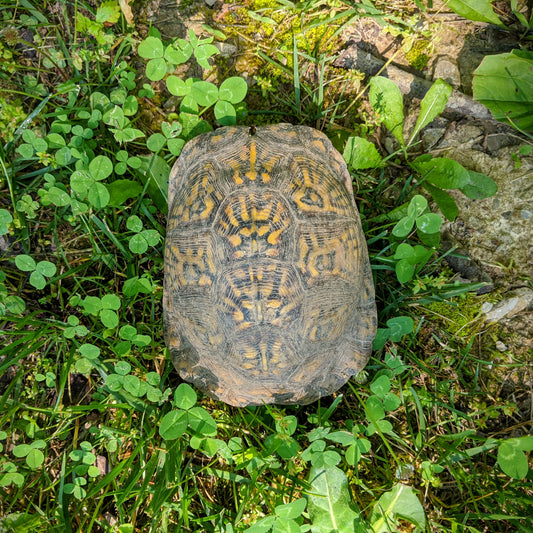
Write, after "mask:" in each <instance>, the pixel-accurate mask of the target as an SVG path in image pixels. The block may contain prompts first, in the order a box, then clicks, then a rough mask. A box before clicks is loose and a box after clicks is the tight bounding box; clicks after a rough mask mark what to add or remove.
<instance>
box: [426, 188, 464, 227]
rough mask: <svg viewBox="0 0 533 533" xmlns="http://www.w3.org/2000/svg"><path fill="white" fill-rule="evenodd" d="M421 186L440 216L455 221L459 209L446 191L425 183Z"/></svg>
mask: <svg viewBox="0 0 533 533" xmlns="http://www.w3.org/2000/svg"><path fill="white" fill-rule="evenodd" d="M422 186H423V187H424V189H426V190H427V191H428V192H429V193H430V194H431V196H432V198H433V200H435V203H436V204H437V205H438V206H439V209H440V210H441V212H442V214H443V215H444V216H445V217H446V218H447V219H448V220H450V221H453V220H455V217H456V216H457V215H458V214H459V208H458V207H457V204H456V203H455V200H454V199H453V198H452V197H451V196H450V195H449V194H448V193H447V192H446V191H443V190H442V189H439V188H438V187H435V186H433V185H431V183H428V182H427V181H426V182H424V183H423V184H422Z"/></svg>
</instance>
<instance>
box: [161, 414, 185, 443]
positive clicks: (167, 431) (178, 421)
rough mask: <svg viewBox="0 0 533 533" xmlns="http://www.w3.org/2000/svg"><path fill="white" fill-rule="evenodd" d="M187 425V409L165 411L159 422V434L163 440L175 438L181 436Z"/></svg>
mask: <svg viewBox="0 0 533 533" xmlns="http://www.w3.org/2000/svg"><path fill="white" fill-rule="evenodd" d="M187 425H188V416H187V411H183V410H181V409H174V410H173V411H170V412H169V413H167V414H166V415H165V416H164V417H163V418H162V419H161V423H160V424H159V435H161V438H163V439H165V440H175V439H178V438H179V437H181V436H182V435H183V434H184V433H185V430H186V429H187Z"/></svg>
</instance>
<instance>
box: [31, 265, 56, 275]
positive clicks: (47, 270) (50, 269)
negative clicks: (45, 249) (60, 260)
mask: <svg viewBox="0 0 533 533" xmlns="http://www.w3.org/2000/svg"><path fill="white" fill-rule="evenodd" d="M35 270H36V271H37V272H39V273H40V274H42V275H43V276H46V277H47V278H51V277H52V276H53V275H54V274H55V273H56V271H57V267H56V266H55V265H54V263H51V262H50V261H39V262H38V263H37V265H36V266H35Z"/></svg>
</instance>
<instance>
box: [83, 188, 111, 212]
mask: <svg viewBox="0 0 533 533" xmlns="http://www.w3.org/2000/svg"><path fill="white" fill-rule="evenodd" d="M109 198H110V195H109V191H108V190H107V187H106V186H105V185H104V184H103V183H98V182H95V183H93V184H92V185H91V186H90V187H89V191H88V193H87V199H88V200H89V202H91V204H92V206H93V207H94V208H95V209H102V208H104V207H105V206H106V205H107V204H108V203H109Z"/></svg>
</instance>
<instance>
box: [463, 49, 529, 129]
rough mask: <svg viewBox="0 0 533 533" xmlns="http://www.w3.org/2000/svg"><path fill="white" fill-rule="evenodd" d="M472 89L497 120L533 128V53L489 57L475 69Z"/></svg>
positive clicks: (514, 51)
mask: <svg viewBox="0 0 533 533" xmlns="http://www.w3.org/2000/svg"><path fill="white" fill-rule="evenodd" d="M473 89H474V98H475V99H476V100H477V101H478V102H481V103H482V104H484V105H486V106H487V107H488V108H489V109H490V112H491V113H492V115H493V116H494V118H495V119H496V120H502V121H505V122H510V123H511V125H513V126H514V127H516V128H518V129H521V130H528V131H533V53H531V52H523V51H520V50H513V51H512V52H510V53H508V54H497V55H492V56H486V57H485V59H483V61H482V62H481V65H479V67H478V68H477V70H476V71H475V72H474V80H473Z"/></svg>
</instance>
